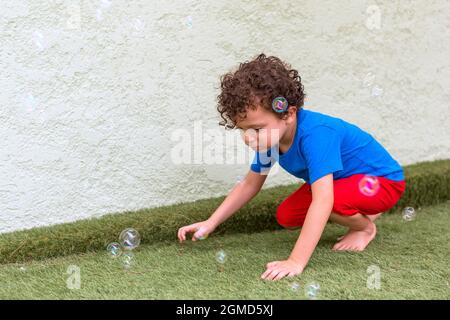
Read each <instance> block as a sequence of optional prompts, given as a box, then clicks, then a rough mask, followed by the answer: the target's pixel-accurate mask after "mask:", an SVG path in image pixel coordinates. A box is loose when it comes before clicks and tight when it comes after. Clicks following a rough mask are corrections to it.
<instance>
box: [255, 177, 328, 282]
mask: <svg viewBox="0 0 450 320" xmlns="http://www.w3.org/2000/svg"><path fill="white" fill-rule="evenodd" d="M311 189H312V197H313V200H312V202H311V205H310V207H309V209H308V213H307V215H306V218H305V222H304V224H303V227H302V230H301V232H300V236H299V238H298V240H297V242H296V244H295V247H294V249H293V250H292V252H291V255H290V257H289V259H288V260H285V261H274V262H271V263H268V264H267V270H266V272H264V273H263V275H262V276H261V277H262V278H263V279H266V278H267V279H271V280H273V279H275V280H278V279H281V278H283V277H284V276H287V275H289V276H293V275H296V274H300V273H301V272H302V271H303V269H304V268H305V267H306V265H307V264H308V261H309V258H310V257H311V255H312V253H313V252H314V249H315V248H316V245H317V243H318V242H319V239H320V237H321V235H322V232H323V229H324V228H325V225H326V224H327V221H328V219H329V217H330V214H331V210H332V209H333V201H334V199H333V174H328V175H326V176H324V177H322V178H320V179H318V180H317V181H315V182H314V183H313V184H312V185H311Z"/></svg>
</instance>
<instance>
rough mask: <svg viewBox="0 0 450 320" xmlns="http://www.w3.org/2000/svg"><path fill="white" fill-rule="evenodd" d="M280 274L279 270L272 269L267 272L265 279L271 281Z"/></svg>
mask: <svg viewBox="0 0 450 320" xmlns="http://www.w3.org/2000/svg"><path fill="white" fill-rule="evenodd" d="M278 273H280V270H279V269H273V270H271V271H270V272H269V274H268V275H267V279H270V280H273V279H274V278H275V277H276V276H277V274H278Z"/></svg>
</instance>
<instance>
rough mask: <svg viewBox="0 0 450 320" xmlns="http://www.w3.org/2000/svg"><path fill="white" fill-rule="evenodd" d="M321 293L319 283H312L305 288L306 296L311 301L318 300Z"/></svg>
mask: <svg viewBox="0 0 450 320" xmlns="http://www.w3.org/2000/svg"><path fill="white" fill-rule="evenodd" d="M319 291H320V285H319V284H318V283H317V282H311V283H310V284H308V285H307V286H306V287H305V294H306V296H307V297H308V298H309V299H316V298H317V296H318V295H319Z"/></svg>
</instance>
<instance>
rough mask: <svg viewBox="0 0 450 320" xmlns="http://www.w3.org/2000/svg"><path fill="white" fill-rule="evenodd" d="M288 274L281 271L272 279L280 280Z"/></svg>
mask: <svg viewBox="0 0 450 320" xmlns="http://www.w3.org/2000/svg"><path fill="white" fill-rule="evenodd" d="M287 274H288V272H287V271H284V270H283V271H281V272H280V273H279V274H278V275H277V276H276V277H275V278H274V279H273V280H280V279H281V278H283V277H285V276H286V275H287Z"/></svg>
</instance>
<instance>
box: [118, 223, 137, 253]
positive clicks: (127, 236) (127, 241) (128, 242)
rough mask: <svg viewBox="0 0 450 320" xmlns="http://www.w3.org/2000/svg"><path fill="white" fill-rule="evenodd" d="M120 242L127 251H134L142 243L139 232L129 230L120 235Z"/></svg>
mask: <svg viewBox="0 0 450 320" xmlns="http://www.w3.org/2000/svg"><path fill="white" fill-rule="evenodd" d="M119 242H120V244H121V245H122V247H123V248H124V249H125V250H133V249H135V248H137V247H138V246H139V244H140V243H141V236H140V234H139V232H137V230H135V229H133V228H128V229H125V230H123V231H122V232H121V233H120V236H119Z"/></svg>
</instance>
